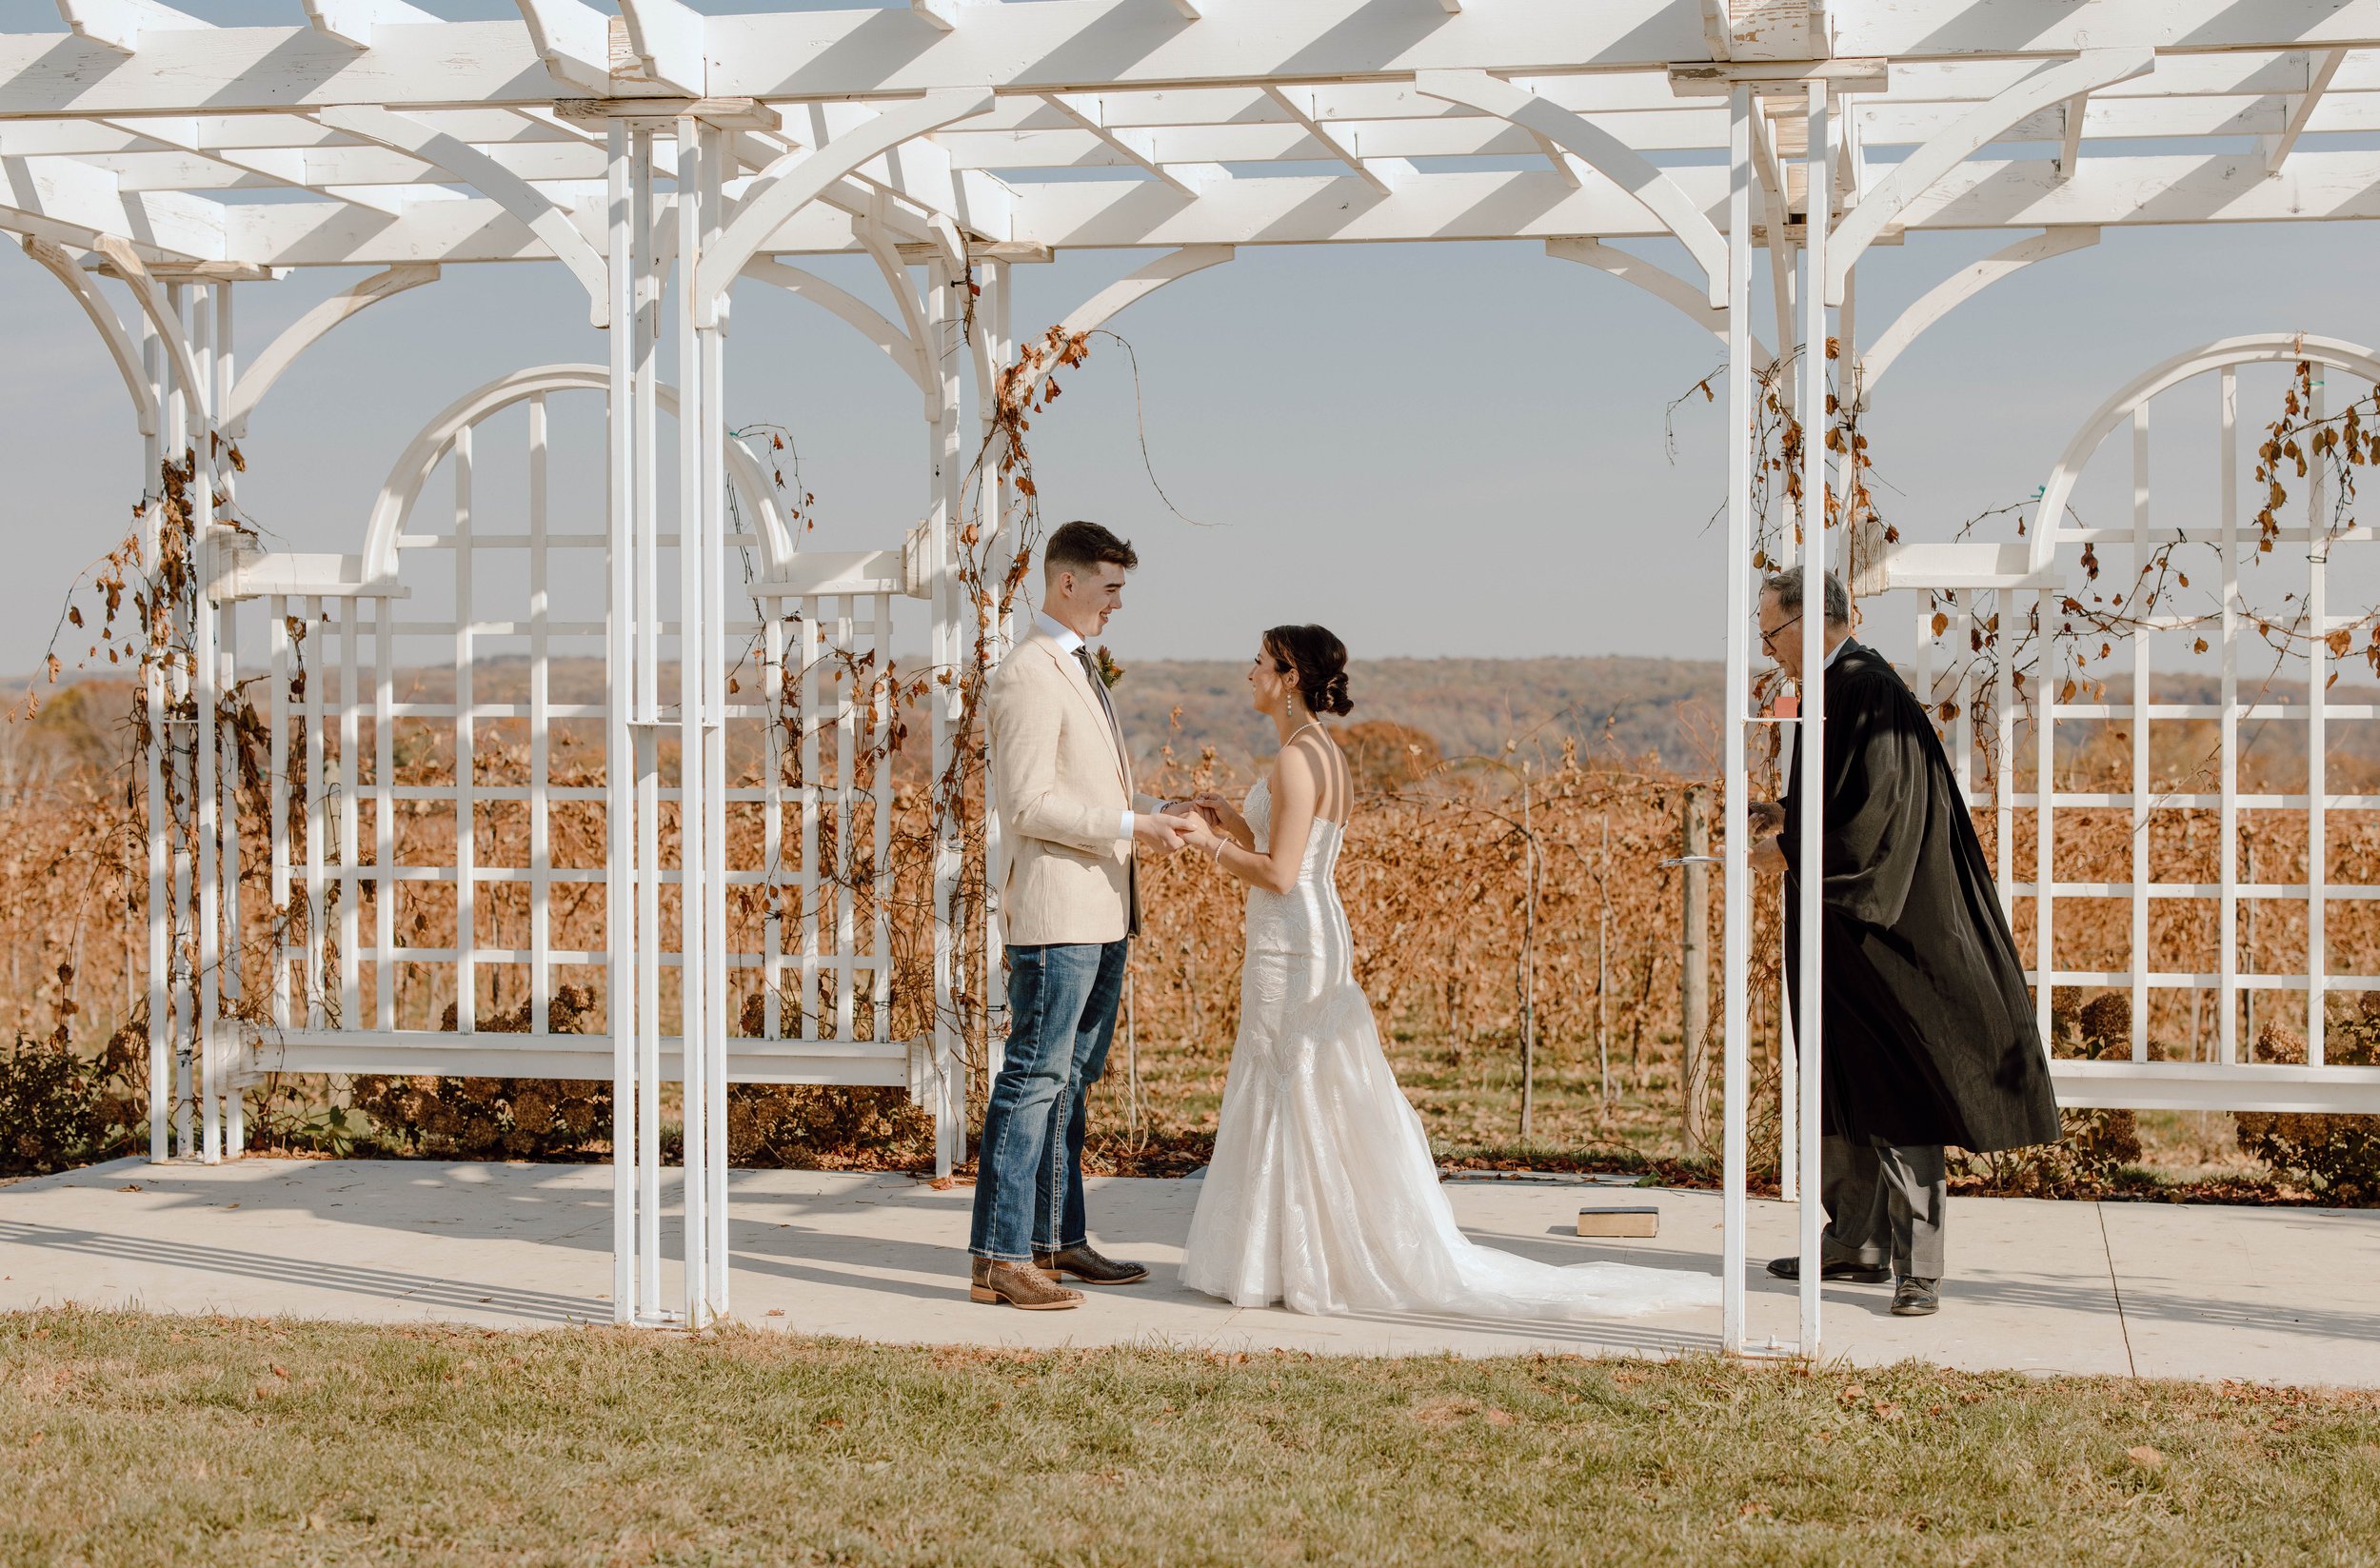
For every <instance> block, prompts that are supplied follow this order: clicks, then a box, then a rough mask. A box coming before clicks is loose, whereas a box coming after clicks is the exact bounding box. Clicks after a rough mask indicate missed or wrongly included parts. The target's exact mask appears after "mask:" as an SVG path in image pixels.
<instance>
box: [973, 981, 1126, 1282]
mask: <svg viewBox="0 0 2380 1568" xmlns="http://www.w3.org/2000/svg"><path fill="white" fill-rule="evenodd" d="M1129 952H1130V947H1129V944H1128V943H1122V942H1109V943H1049V944H1046V945H1044V946H1040V947H1011V948H1009V949H1008V1017H1009V1021H1010V1022H1009V1026H1008V1054H1007V1057H1006V1060H1005V1061H1003V1062H1002V1064H1001V1069H1000V1075H999V1076H998V1077H997V1078H995V1079H994V1080H993V1081H992V1094H991V1101H990V1102H989V1103H988V1104H987V1105H985V1106H984V1109H983V1143H982V1149H981V1151H980V1153H979V1155H978V1159H977V1165H976V1177H975V1223H974V1225H973V1227H972V1228H971V1229H970V1230H969V1232H968V1235H967V1250H968V1251H969V1252H970V1253H972V1254H974V1255H975V1256H976V1257H978V1258H992V1259H998V1260H1002V1261H1006V1262H1021V1261H1023V1260H1028V1259H1030V1258H1031V1257H1032V1255H1033V1254H1034V1253H1035V1252H1060V1251H1063V1250H1064V1249H1065V1248H1067V1247H1079V1246H1081V1245H1082V1243H1083V1242H1084V1241H1087V1240H1088V1239H1089V1237H1088V1228H1089V1221H1088V1220H1087V1219H1086V1218H1085V1216H1084V1214H1083V1207H1082V1100H1083V1096H1084V1095H1085V1094H1086V1093H1087V1092H1088V1091H1089V1089H1090V1087H1091V1085H1092V1084H1093V1083H1096V1082H1099V1077H1100V1074H1101V1073H1102V1072H1104V1071H1106V1070H1107V1046H1108V1042H1110V1041H1112V1040H1113V1039H1114V1038H1115V1035H1116V1003H1117V1002H1118V1000H1119V999H1120V998H1121V997H1122V995H1123V989H1124V961H1125V958H1126V957H1127V955H1128V954H1129Z"/></svg>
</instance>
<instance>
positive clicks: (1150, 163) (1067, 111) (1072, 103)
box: [1043, 92, 1220, 196]
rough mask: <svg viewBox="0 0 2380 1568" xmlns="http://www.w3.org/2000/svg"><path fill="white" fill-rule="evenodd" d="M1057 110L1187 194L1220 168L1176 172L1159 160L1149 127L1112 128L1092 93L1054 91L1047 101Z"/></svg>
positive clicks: (1124, 157)
mask: <svg viewBox="0 0 2380 1568" xmlns="http://www.w3.org/2000/svg"><path fill="white" fill-rule="evenodd" d="M1043 101H1044V102H1045V103H1047V104H1049V105H1050V106H1051V107H1052V108H1053V109H1057V110H1058V111H1059V112H1060V113H1061V114H1063V115H1065V116H1066V117H1067V118H1068V119H1070V120H1072V121H1074V123H1075V124H1077V125H1079V126H1081V128H1082V129H1084V130H1087V131H1089V132H1090V133H1091V135H1092V137H1093V138H1094V139H1095V140H1097V141H1098V142H1099V143H1100V144H1101V146H1103V147H1106V148H1108V149H1111V150H1112V151H1114V152H1115V153H1117V154H1118V155H1119V156H1120V157H1121V158H1122V159H1124V161H1125V162H1127V163H1129V164H1131V165H1132V166H1133V167H1135V168H1137V169H1144V170H1146V171H1147V172H1148V173H1149V174H1150V175H1151V176H1153V177H1154V178H1156V179H1159V180H1161V181H1163V182H1164V183H1165V184H1166V185H1169V186H1171V187H1172V188H1173V189H1176V190H1178V191H1180V192H1181V194H1183V195H1185V196H1196V195H1197V194H1198V193H1199V187H1200V185H1203V184H1204V183H1206V181H1207V180H1209V179H1212V178H1213V177H1214V175H1215V173H1218V172H1220V170H1210V169H1200V170H1199V171H1197V173H1196V174H1192V173H1189V172H1186V171H1176V170H1174V169H1168V168H1167V167H1166V166H1165V165H1164V164H1162V163H1160V162H1159V161H1158V158H1157V155H1156V153H1155V151H1154V150H1153V147H1154V143H1155V133H1154V132H1151V131H1147V130H1137V129H1136V130H1112V129H1108V127H1107V126H1106V125H1105V124H1103V123H1102V122H1101V118H1100V102H1099V99H1098V98H1097V97H1095V96H1093V95H1091V94H1088V93H1072V92H1053V93H1050V94H1048V95H1047V96H1046V97H1045V98H1044V100H1043Z"/></svg>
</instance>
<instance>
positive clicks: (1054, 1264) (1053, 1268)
mask: <svg viewBox="0 0 2380 1568" xmlns="http://www.w3.org/2000/svg"><path fill="white" fill-rule="evenodd" d="M1033 1262H1034V1266H1035V1267H1037V1268H1039V1269H1040V1270H1041V1272H1042V1273H1044V1274H1046V1275H1048V1276H1049V1277H1050V1278H1051V1279H1053V1280H1063V1279H1064V1278H1065V1277H1066V1276H1067V1275H1069V1274H1071V1275H1073V1276H1074V1277H1075V1278H1076V1279H1078V1280H1081V1281H1082V1282H1083V1283H1084V1284H1086V1285H1137V1284H1139V1283H1140V1281H1141V1280H1145V1279H1147V1278H1148V1277H1149V1271H1148V1270H1147V1269H1145V1268H1143V1267H1141V1266H1140V1264H1139V1263H1125V1262H1119V1261H1118V1260H1115V1259H1113V1258H1102V1257H1101V1256H1100V1255H1099V1254H1098V1253H1097V1252H1096V1251H1094V1250H1093V1249H1092V1247H1091V1245H1090V1243H1089V1242H1087V1241H1086V1242H1084V1243H1083V1244H1082V1245H1081V1246H1079V1247H1064V1248H1061V1250H1059V1251H1057V1252H1037V1253H1035V1254H1034V1255H1033Z"/></svg>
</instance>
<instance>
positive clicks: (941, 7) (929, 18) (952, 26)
mask: <svg viewBox="0 0 2380 1568" xmlns="http://www.w3.org/2000/svg"><path fill="white" fill-rule="evenodd" d="M909 9H910V10H912V11H914V12H916V13H917V18H918V20H919V21H921V22H923V23H924V24H925V25H926V26H927V27H929V28H932V29H933V30H935V31H936V32H956V31H957V30H958V29H959V15H958V9H959V8H958V5H957V0H909Z"/></svg>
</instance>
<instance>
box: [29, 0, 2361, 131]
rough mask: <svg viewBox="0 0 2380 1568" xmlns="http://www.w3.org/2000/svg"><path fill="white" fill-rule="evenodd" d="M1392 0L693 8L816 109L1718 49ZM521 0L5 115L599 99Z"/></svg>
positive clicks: (2179, 26)
mask: <svg viewBox="0 0 2380 1568" xmlns="http://www.w3.org/2000/svg"><path fill="white" fill-rule="evenodd" d="M73 3H74V4H75V5H76V6H77V7H78V8H79V7H81V6H82V4H83V0H73ZM92 3H93V4H94V5H103V4H105V0H92ZM118 3H119V4H120V3H122V0H118ZM1384 3H1385V0H1264V3H1263V4H1261V5H1246V6H1237V7H1234V8H1232V10H1230V11H1229V12H1226V13H1225V14H1223V15H1220V16H1214V15H1211V16H1209V17H1208V18H1207V19H1206V20H1204V21H1202V22H1200V23H1198V24H1196V25H1189V26H1185V25H1183V23H1182V21H1181V19H1180V16H1179V15H1177V14H1175V13H1174V12H1173V11H1172V9H1171V8H1170V7H1167V6H1163V5H1159V4H1157V3H1156V0H1036V3H1033V4H1011V5H987V6H977V7H970V8H968V9H967V13H966V16H965V26H963V27H961V28H957V29H956V30H953V31H951V32H949V33H936V32H934V31H933V30H931V29H930V28H924V27H922V26H918V27H906V26H900V25H897V24H898V21H899V18H898V14H896V16H895V17H893V18H887V17H886V16H885V14H884V11H883V9H882V8H879V7H856V6H855V7H853V8H851V9H847V10H798V11H773V12H756V13H749V14H730V15H720V16H712V17H708V18H706V19H705V26H704V35H705V38H706V40H707V43H706V50H707V52H708V54H709V56H710V61H711V66H710V69H709V72H708V76H709V79H708V81H707V82H706V84H705V88H706V90H707V91H709V92H711V93H714V94H719V95H723V96H724V95H734V96H745V97H763V98H767V99H771V100H785V99H814V100H823V99H837V98H892V97H900V96H903V95H910V94H914V93H917V92H922V91H924V90H926V89H930V88H936V87H981V86H986V85H989V86H991V87H993V88H995V89H997V90H999V91H1002V92H1021V93H1032V92H1041V91H1054V92H1063V91H1079V90H1082V89H1084V88H1085V87H1086V86H1093V85H1096V86H1099V87H1101V88H1105V89H1128V88H1136V87H1139V88H1149V89H1159V88H1163V89H1202V88H1211V87H1212V86H1214V85H1215V84H1219V83H1232V82H1250V81H1255V80H1258V79H1260V78H1262V77H1264V76H1266V75H1268V74H1275V75H1279V76H1281V77H1283V78H1287V79H1294V80H1297V81H1299V82H1301V83H1310V84H1312V83H1327V82H1332V81H1345V82H1356V83H1383V84H1386V83H1395V82H1398V81H1400V80H1404V79H1408V78H1410V76H1411V75H1412V74H1413V73H1415V72H1417V71H1420V70H1427V69H1480V70H1495V71H1497V72H1499V73H1507V74H1514V75H1527V74H1531V73H1548V74H1551V73H1557V72H1559V73H1585V74H1589V75H1596V74H1603V73H1609V72H1616V71H1630V70H1638V71H1651V70H1665V69H1667V68H1668V66H1670V65H1671V64H1673V63H1676V62H1692V61H1696V60H1707V59H1708V57H1709V54H1710V48H1709V44H1708V41H1707V39H1706V38H1705V36H1704V32H1703V26H1702V23H1703V17H1702V10H1701V5H1700V0H1596V3H1595V4H1591V5H1590V4H1582V3H1580V0H1495V3H1494V4H1492V5H1490V4H1479V5H1474V6H1471V7H1469V8H1468V9H1467V10H1464V11H1463V12H1462V13H1461V14H1460V15H1458V16H1455V17H1451V18H1446V19H1443V20H1441V21H1439V22H1438V23H1437V24H1436V25H1433V26H1405V27H1394V28H1387V29H1383V28H1382V27H1380V26H1378V25H1375V26H1370V27H1367V26H1365V25H1363V24H1364V23H1365V22H1367V21H1373V22H1376V23H1377V22H1378V20H1380V19H1381V18H1380V10H1381V7H1382V5H1383V4H1384ZM517 4H518V5H519V6H520V8H521V13H522V17H523V21H522V22H519V23H514V22H509V21H506V22H449V23H446V24H443V25H439V26H434V27H431V26H424V27H405V28H390V29H387V30H385V34H384V33H375V42H374V44H373V46H372V48H371V49H369V50H366V51H363V52H362V53H361V54H360V55H359V53H358V51H356V50H353V49H351V48H349V47H348V46H347V45H346V44H344V43H341V42H340V41H338V40H336V39H333V38H330V37H327V36H326V35H324V34H323V33H321V32H318V31H316V30H314V29H312V28H311V27H298V28H221V29H208V30H186V31H176V32H166V31H158V30H150V32H149V34H148V36H147V37H146V39H145V40H144V41H143V42H142V45H141V48H140V49H139V50H138V52H137V53H136V54H134V55H132V56H131V57H130V58H129V59H127V58H125V57H124V56H123V53H122V51H121V50H109V49H108V48H107V47H106V46H104V45H93V44H87V43H84V42H83V41H82V40H80V39H73V40H65V39H61V38H59V36H58V35H57V34H56V33H54V32H51V33H16V34H10V35H5V36H0V117H8V116H18V115H26V114H41V113H78V114H80V113H159V112H174V111H176V110H183V111H187V110H188V109H189V108H190V106H192V105H205V106H207V107H208V109H209V110H210V111H216V112H224V113H242V112H261V111H269V110H282V111H287V110H290V109H303V108H308V107H316V106H320V105H324V104H331V103H341V102H357V101H370V102H377V103H379V104H382V105H383V106H385V107H388V108H392V109H400V110H402V109H411V108H427V107H433V106H444V105H453V104H458V103H461V104H480V105H528V104H539V103H546V102H550V101H551V99H552V98H553V96H554V93H553V90H552V80H553V79H554V78H559V79H560V80H562V81H563V82H565V84H566V85H569V86H571V87H574V88H575V89H577V90H579V91H581V92H584V93H585V94H587V95H590V96H600V95H602V94H603V93H604V92H605V91H606V90H608V82H607V77H608V75H609V63H610V50H609V26H608V24H609V21H610V18H609V17H608V16H607V15H606V14H605V13H604V12H602V11H599V10H595V9H593V8H592V7H590V6H587V5H585V4H583V3H581V0H517ZM1207 9H1208V10H1214V9H1215V8H1214V7H1212V6H1209V7H1208V8H1207ZM1399 14H1402V13H1399ZM1834 25H1835V29H1836V33H1837V41H1836V49H1837V51H1838V52H1839V53H1840V54H1842V55H1845V56H1853V55H1857V56H1871V57H1885V56H1890V57H1893V58H1894V59H1895V61H1896V62H1897V63H1896V65H1895V68H1894V69H1895V75H1896V78H1897V77H1898V76H1899V75H1900V74H1901V73H1902V72H1904V71H1906V70H1909V69H1921V68H1922V67H1923V66H1924V64H1925V63H1926V62H1931V61H1951V62H1959V63H1961V64H1966V63H1973V66H1974V68H1975V69H1979V70H1980V69H1988V68H1989V67H1991V66H1992V65H1993V62H1994V61H1995V60H2008V59H2038V58H2047V57H2058V56H2061V55H2065V54H2071V53H2072V52H2073V51H2074V50H2078V49H2080V48H2082V47H2084V46H2086V45H2089V46H2092V47H2104V48H2148V49H2155V50H2161V51H2165V52H2167V53H2170V54H2173V55H2175V56H2176V57H2179V56H2181V55H2184V54H2189V55H2194V56H2196V57H2198V58H2200V59H2214V58H2220V57H2223V56H2225V55H2227V54H2231V53H2233V52H2236V51H2250V52H2255V51H2267V57H2268V58H2269V51H2289V50H2302V49H2315V50H2329V49H2370V48H2374V47H2380V0H2259V3H2257V4H2255V5H2242V4H2239V3H2238V0H2072V3H2052V0H2029V3H2021V4H2020V3H2016V0H2009V3H2004V4H1993V5H1971V6H1966V7H1963V8H1961V9H1960V10H1959V11H1958V13H1957V16H1956V25H1955V26H1953V25H1946V24H1945V22H1944V20H1943V17H1942V14H1941V11H1940V10H1939V8H1938V7H1935V6H1923V5H1906V4H1899V5H1874V6H1861V7H1858V8H1854V9H1848V10H1840V11H1837V12H1835V14H1834ZM922 43H924V44H926V45H927V46H928V47H921V44H922ZM1736 52H1737V53H1738V54H1741V53H1743V52H1744V51H1743V50H1740V49H1738V50H1736ZM540 68H542V69H540ZM2240 69H2243V70H2246V69H2251V68H2250V67H2248V66H2245V65H2243V66H2242V67H2241V68H2240Z"/></svg>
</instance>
